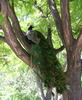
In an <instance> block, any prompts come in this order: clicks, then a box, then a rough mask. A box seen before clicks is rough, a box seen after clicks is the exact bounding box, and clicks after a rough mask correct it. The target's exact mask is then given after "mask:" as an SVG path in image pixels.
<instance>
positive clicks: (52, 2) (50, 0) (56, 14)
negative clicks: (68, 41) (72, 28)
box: [48, 0, 64, 44]
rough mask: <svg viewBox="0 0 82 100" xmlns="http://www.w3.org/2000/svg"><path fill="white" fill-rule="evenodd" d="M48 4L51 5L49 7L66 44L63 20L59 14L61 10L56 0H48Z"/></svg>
mask: <svg viewBox="0 0 82 100" xmlns="http://www.w3.org/2000/svg"><path fill="white" fill-rule="evenodd" d="M48 5H49V8H50V10H51V14H52V16H53V18H54V21H55V23H56V28H57V31H58V34H59V36H60V38H61V40H62V42H63V44H64V33H63V27H62V21H61V18H60V16H59V12H58V10H57V7H56V3H55V0H48Z"/></svg>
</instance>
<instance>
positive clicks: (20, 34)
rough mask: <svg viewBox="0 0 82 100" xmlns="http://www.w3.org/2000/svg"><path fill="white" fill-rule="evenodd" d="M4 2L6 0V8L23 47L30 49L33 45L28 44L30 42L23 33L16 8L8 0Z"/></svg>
mask: <svg viewBox="0 0 82 100" xmlns="http://www.w3.org/2000/svg"><path fill="white" fill-rule="evenodd" d="M2 1H3V0H2ZM4 2H5V8H6V9H7V8H8V16H9V17H10V19H11V21H12V26H13V30H14V33H15V35H16V37H17V38H18V40H19V41H20V43H21V44H22V45H23V47H24V48H25V49H26V50H28V49H29V48H31V47H30V45H29V44H28V42H27V41H26V40H25V39H24V38H25V36H24V35H23V32H22V30H21V28H20V25H19V21H18V19H17V17H16V14H15V11H14V9H13V8H12V7H11V6H10V4H9V2H8V0H4Z"/></svg>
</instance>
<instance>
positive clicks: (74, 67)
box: [48, 0, 82, 100]
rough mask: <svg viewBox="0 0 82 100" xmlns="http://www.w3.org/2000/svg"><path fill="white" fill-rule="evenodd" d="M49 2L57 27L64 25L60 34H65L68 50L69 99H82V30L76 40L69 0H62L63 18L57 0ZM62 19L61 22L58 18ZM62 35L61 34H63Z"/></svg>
mask: <svg viewBox="0 0 82 100" xmlns="http://www.w3.org/2000/svg"><path fill="white" fill-rule="evenodd" d="M48 4H49V7H50V10H51V13H52V16H53V18H54V19H56V20H55V22H56V27H57V28H58V30H59V28H60V27H58V23H61V21H62V24H60V25H62V26H63V27H61V28H62V29H61V28H60V29H61V30H62V31H61V30H59V31H60V32H59V34H61V35H62V36H63V38H61V39H64V46H65V48H66V51H67V68H68V69H67V76H66V79H67V83H68V91H67V95H66V96H67V98H66V99H67V100H81V99H82V98H81V60H80V51H81V49H82V48H81V47H82V42H81V41H82V30H81V31H80V35H79V37H78V39H77V40H76V41H74V38H73V35H72V28H71V20H70V12H69V0H61V5H60V7H61V16H62V17H61V18H60V17H59V14H58V10H57V8H56V2H55V0H48ZM54 5H55V6H54ZM58 18H59V20H61V21H60V22H59V21H57V19H58ZM61 35H60V36H61Z"/></svg>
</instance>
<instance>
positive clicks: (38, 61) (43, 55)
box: [31, 33, 66, 93]
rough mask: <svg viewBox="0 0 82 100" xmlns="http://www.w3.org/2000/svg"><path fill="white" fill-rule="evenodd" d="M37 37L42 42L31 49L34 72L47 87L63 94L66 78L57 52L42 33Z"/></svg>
mask: <svg viewBox="0 0 82 100" xmlns="http://www.w3.org/2000/svg"><path fill="white" fill-rule="evenodd" d="M37 36H38V38H39V39H40V41H39V43H38V44H33V46H32V48H31V56H32V63H33V65H34V66H35V67H34V70H35V71H36V73H37V75H38V76H39V77H40V78H41V80H42V82H43V83H44V85H45V87H56V90H57V92H58V93H62V92H63V91H64V90H65V89H66V83H65V76H64V72H63V70H62V67H61V64H60V63H59V61H58V59H57V57H56V53H55V50H54V48H53V47H51V46H50V45H49V44H48V42H47V39H45V37H44V36H43V35H42V34H41V33H38V34H37Z"/></svg>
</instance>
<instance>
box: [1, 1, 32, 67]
mask: <svg viewBox="0 0 82 100" xmlns="http://www.w3.org/2000/svg"><path fill="white" fill-rule="evenodd" d="M6 1H7V0H1V2H0V3H1V7H2V8H1V13H2V14H3V16H4V21H3V24H2V29H3V31H4V34H5V39H6V41H7V43H8V45H9V46H10V47H11V48H12V50H13V51H14V53H15V54H16V55H17V56H18V57H19V58H20V59H21V60H22V61H24V62H25V63H26V64H28V65H31V59H30V55H29V54H28V53H27V52H26V50H25V49H23V47H22V46H21V45H20V43H19V41H18V39H17V37H16V36H15V30H13V27H12V25H11V23H10V20H9V16H8V12H9V8H8V6H7V4H6V3H7V2H6ZM17 26H18V24H17Z"/></svg>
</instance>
